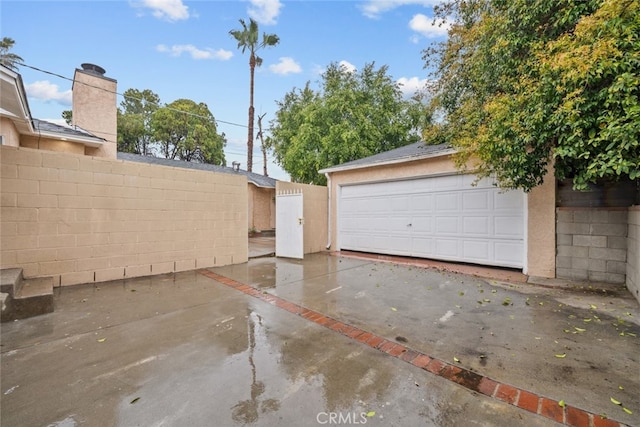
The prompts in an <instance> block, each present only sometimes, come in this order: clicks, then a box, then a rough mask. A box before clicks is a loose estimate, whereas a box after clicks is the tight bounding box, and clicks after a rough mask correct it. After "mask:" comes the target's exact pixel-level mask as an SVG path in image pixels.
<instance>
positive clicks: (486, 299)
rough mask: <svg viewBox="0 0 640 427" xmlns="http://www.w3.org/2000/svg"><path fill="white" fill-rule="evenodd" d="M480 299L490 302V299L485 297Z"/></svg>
mask: <svg viewBox="0 0 640 427" xmlns="http://www.w3.org/2000/svg"><path fill="white" fill-rule="evenodd" d="M482 301H484V302H491V300H490V299H489V298H485V299H483V300H482Z"/></svg>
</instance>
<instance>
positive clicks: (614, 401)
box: [610, 397, 622, 405]
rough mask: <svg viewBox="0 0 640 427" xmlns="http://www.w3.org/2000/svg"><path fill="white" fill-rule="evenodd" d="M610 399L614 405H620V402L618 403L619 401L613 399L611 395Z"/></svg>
mask: <svg viewBox="0 0 640 427" xmlns="http://www.w3.org/2000/svg"><path fill="white" fill-rule="evenodd" d="M610 399H611V403H613V404H614V405H622V403H620V401H618V400H616V399H614V398H613V397H610Z"/></svg>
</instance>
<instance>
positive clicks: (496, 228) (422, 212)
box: [338, 175, 525, 267]
mask: <svg viewBox="0 0 640 427" xmlns="http://www.w3.org/2000/svg"><path fill="white" fill-rule="evenodd" d="M475 182H476V177H475V176H473V175H448V176H438V177H431V178H419V179H413V180H400V181H390V182H382V183H368V184H356V185H350V186H343V187H340V189H341V191H340V196H339V201H338V236H339V237H338V243H339V246H340V249H349V250H359V251H366V252H376V253H385V254H391V255H410V256H416V257H424V258H435V259H443V260H447V261H462V262H474V263H479V264H487V265H499V266H508V267H522V266H523V254H524V231H525V225H524V193H523V192H521V191H507V192H501V191H502V190H500V189H498V188H496V187H495V186H494V185H493V181H491V180H489V179H483V180H480V181H478V182H477V186H472V183H475ZM409 224H410V225H409Z"/></svg>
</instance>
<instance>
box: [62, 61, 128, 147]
mask: <svg viewBox="0 0 640 427" xmlns="http://www.w3.org/2000/svg"><path fill="white" fill-rule="evenodd" d="M116 89H117V82H116V81H115V80H113V79H110V78H108V77H104V76H97V75H95V74H93V73H90V72H86V71H83V70H76V72H75V75H74V83H73V100H72V105H73V114H72V115H73V124H74V125H76V126H79V127H80V128H82V129H84V130H86V131H87V132H90V133H91V134H93V135H95V136H97V137H99V138H103V139H106V142H105V143H104V144H102V146H100V147H98V148H91V147H86V149H85V154H87V155H89V156H96V157H107V158H110V159H115V158H116V157H117V151H118V148H117V144H116V141H117V135H116V134H117V132H118V116H117V105H116Z"/></svg>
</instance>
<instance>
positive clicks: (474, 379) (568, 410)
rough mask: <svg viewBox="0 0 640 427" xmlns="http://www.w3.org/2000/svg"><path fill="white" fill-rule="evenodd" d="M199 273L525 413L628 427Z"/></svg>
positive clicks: (588, 426) (582, 424)
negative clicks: (562, 405) (561, 404)
mask: <svg viewBox="0 0 640 427" xmlns="http://www.w3.org/2000/svg"><path fill="white" fill-rule="evenodd" d="M198 272H199V273H200V274H202V275H204V276H206V277H208V278H210V279H213V280H215V281H217V282H219V283H221V284H223V285H226V286H228V287H230V288H233V289H236V290H238V291H240V292H242V293H244V294H246V295H250V296H252V297H255V298H257V299H259V300H262V301H264V302H267V303H269V304H271V305H275V306H276V307H278V308H281V309H283V310H285V311H288V312H289V313H292V314H295V315H298V316H300V317H302V318H304V319H307V320H309V321H311V322H313V323H316V324H318V325H320V326H324V327H325V328H327V329H331V330H333V331H335V332H338V333H340V334H342V335H344V336H346V337H349V338H351V339H354V340H356V341H358V342H361V343H363V344H366V345H368V346H369V347H371V348H374V349H376V350H379V351H381V352H383V353H387V354H389V355H390V356H393V357H395V358H397V359H400V360H403V361H405V362H407V363H410V364H412V365H414V366H416V367H418V368H421V369H424V370H426V371H428V372H430V373H432V374H434V375H437V376H439V377H442V378H444V379H447V380H449V381H452V382H454V383H456V384H459V385H461V386H463V387H465V388H467V389H469V390H471V391H475V392H478V393H480V394H483V395H485V396H488V397H491V398H494V399H497V400H500V401H503V402H506V403H508V404H510V405H513V406H516V407H518V408H520V409H524V410H525V411H528V412H532V413H534V414H537V415H540V416H543V417H545V418H548V419H550V420H553V421H556V422H558V423H561V424H564V425H567V426H572V427H624V426H625V424H622V423H620V422H618V421H614V420H611V419H604V418H602V417H601V416H600V415H596V414H593V413H591V412H588V411H585V410H583V409H580V408H576V407H575V406H570V405H566V404H565V406H564V407H561V406H560V405H559V402H558V401H557V400H554V399H548V398H546V397H544V396H540V395H538V394H536V393H532V392H529V391H526V390H524V389H521V388H518V387H513V386H511V385H508V384H504V383H501V382H499V381H495V380H492V379H491V378H489V377H486V376H484V375H480V374H478V373H476V372H473V371H470V370H468V369H465V368H462V367H460V366H457V365H454V364H451V363H448V362H445V361H443V360H440V359H437V358H435V357H431V356H429V355H427V354H424V353H422V352H419V351H417V350H413V349H411V348H409V347H407V346H405V345H402V344H398V343H396V342H395V341H390V340H387V339H386V338H383V337H381V336H379V335H376V334H373V333H371V332H367V331H365V330H363V329H360V328H357V327H355V326H351V325H349V324H346V323H343V322H341V321H339V320H336V319H333V318H331V317H328V316H325V315H323V314H322V313H320V312H318V311H315V310H309V309H308V308H305V307H303V306H301V305H298V304H295V303H293V302H290V301H287V300H285V299H283V298H280V297H278V296H275V295H271V294H268V293H264V292H262V291H261V290H259V289H257V288H254V287H252V286H249V285H246V284H243V283H240V282H238V281H236V280H233V279H230V278H228V277H225V276H222V275H220V274H217V273H214V272H212V271H210V270H198Z"/></svg>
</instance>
